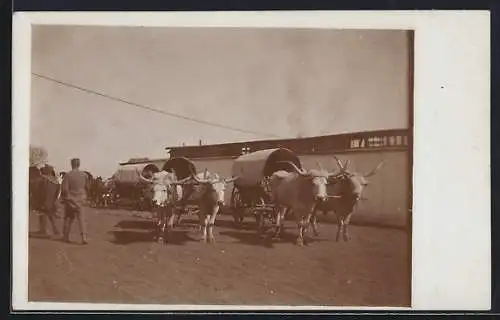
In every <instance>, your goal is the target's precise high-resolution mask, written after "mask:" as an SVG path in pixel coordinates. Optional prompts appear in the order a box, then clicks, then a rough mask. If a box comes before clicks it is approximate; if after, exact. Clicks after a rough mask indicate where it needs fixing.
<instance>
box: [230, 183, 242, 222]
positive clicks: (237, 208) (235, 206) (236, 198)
mask: <svg viewBox="0 0 500 320" xmlns="http://www.w3.org/2000/svg"><path fill="white" fill-rule="evenodd" d="M242 207H243V203H242V200H241V195H240V192H239V190H238V189H237V188H233V192H232V193H231V209H232V211H233V219H234V222H235V223H236V225H237V226H240V225H241V224H242V223H243V215H242V214H241V209H242Z"/></svg>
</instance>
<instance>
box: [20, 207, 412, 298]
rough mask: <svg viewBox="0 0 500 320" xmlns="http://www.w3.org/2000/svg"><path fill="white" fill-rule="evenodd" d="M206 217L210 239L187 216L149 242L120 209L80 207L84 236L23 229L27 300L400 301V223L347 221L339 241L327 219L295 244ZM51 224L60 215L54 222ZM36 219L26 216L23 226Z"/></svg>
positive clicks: (403, 257) (405, 269)
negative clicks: (347, 238) (39, 234)
mask: <svg viewBox="0 0 500 320" xmlns="http://www.w3.org/2000/svg"><path fill="white" fill-rule="evenodd" d="M246 221H247V227H244V228H243V229H242V230H238V229H235V228H234V227H233V226H232V218H231V217H229V216H221V217H220V219H219V220H218V221H217V224H216V233H217V234H216V237H217V243H216V244H215V245H214V246H212V245H209V244H204V243H201V242H199V241H198V239H199V234H198V233H197V232H196V229H195V228H194V225H193V224H192V223H193V222H194V217H193V216H187V217H186V218H185V220H184V222H183V225H182V226H179V227H178V228H177V230H176V231H175V233H174V236H173V239H172V243H171V244H167V245H166V246H165V247H162V246H161V245H160V244H156V243H154V242H152V235H151V233H150V230H148V228H149V226H150V222H149V221H148V220H146V219H144V218H140V217H138V216H137V215H134V214H132V213H131V212H127V211H124V210H97V209H90V210H89V212H88V227H89V240H90V244H89V245H87V246H81V245H79V244H78V241H79V240H80V239H79V237H78V227H77V225H76V223H75V225H74V226H73V235H72V239H73V240H74V241H75V244H66V243H63V242H59V241H56V240H49V239H40V238H35V237H30V244H29V250H30V251H29V300H30V301H54V302H55V301H58V302H102V303H160V304H247V305H248V304H252V305H270V304H274V305H276V304H279V305H340V306H342V305H350V306H361V305H363V306H409V303H410V284H409V281H410V280H409V279H410V272H409V260H408V256H409V255H408V252H409V248H408V245H407V243H408V237H409V236H408V235H407V234H406V233H405V232H404V231H401V230H394V229H381V228H374V227H359V226H351V229H350V233H351V237H352V240H351V242H349V243H345V242H339V243H336V242H334V237H335V231H336V227H335V226H334V225H332V224H327V223H323V224H321V225H320V228H321V229H320V232H321V235H320V236H319V237H316V238H313V239H312V241H311V242H310V243H309V245H308V246H306V247H304V248H300V247H297V246H296V245H294V244H293V240H294V239H295V236H296V234H297V233H296V232H297V231H296V228H295V225H294V224H293V223H292V222H290V221H287V224H286V226H287V229H286V230H285V234H284V239H283V240H282V241H272V242H271V241H270V240H265V239H264V240H262V239H260V238H259V237H258V236H257V234H256V232H255V231H253V230H252V229H251V224H253V219H251V218H247V219H246ZM58 223H59V225H61V223H62V222H61V221H60V220H59V221H58ZM36 227H37V219H35V216H32V218H31V221H30V230H31V231H35V230H36Z"/></svg>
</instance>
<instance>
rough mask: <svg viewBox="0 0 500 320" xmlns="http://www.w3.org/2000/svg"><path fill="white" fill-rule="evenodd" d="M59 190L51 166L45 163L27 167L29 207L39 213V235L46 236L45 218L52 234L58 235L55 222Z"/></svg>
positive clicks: (59, 186)
mask: <svg viewBox="0 0 500 320" xmlns="http://www.w3.org/2000/svg"><path fill="white" fill-rule="evenodd" d="M60 192H61V181H60V180H59V179H58V178H57V174H56V172H55V170H54V168H53V167H52V166H50V165H47V164H46V165H44V166H32V167H30V168H29V193H30V196H29V207H30V210H33V211H34V212H37V213H39V228H40V230H39V231H38V233H39V234H40V235H41V236H47V220H48V221H49V223H50V225H51V227H52V234H53V236H55V237H57V236H59V235H60V232H59V230H58V228H57V226H56V223H55V218H56V217H58V216H57V200H58V198H59V195H60Z"/></svg>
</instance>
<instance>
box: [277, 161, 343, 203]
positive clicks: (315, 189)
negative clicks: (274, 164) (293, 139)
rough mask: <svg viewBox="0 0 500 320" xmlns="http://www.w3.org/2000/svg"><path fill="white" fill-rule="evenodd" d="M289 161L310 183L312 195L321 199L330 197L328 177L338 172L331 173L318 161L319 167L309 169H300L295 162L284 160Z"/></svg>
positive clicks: (296, 171) (298, 173)
mask: <svg viewBox="0 0 500 320" xmlns="http://www.w3.org/2000/svg"><path fill="white" fill-rule="evenodd" d="M282 162H286V163H288V164H289V165H290V166H291V167H292V168H293V169H294V171H295V173H296V174H297V175H298V176H299V177H301V178H302V179H305V180H306V181H308V182H309V183H310V188H309V187H308V188H307V189H308V190H311V193H312V196H313V197H314V198H315V199H317V200H319V201H326V199H328V194H327V192H326V185H327V184H328V179H329V177H331V176H334V175H336V174H337V173H330V172H328V171H326V170H325V169H323V167H322V166H321V163H320V162H319V161H318V162H317V165H318V169H310V170H308V171H306V170H301V169H299V168H298V167H297V166H296V165H295V164H294V163H293V162H290V161H282Z"/></svg>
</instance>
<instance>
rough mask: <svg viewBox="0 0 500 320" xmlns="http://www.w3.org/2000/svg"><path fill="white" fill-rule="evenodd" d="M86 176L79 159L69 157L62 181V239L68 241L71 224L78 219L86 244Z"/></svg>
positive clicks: (88, 185)
mask: <svg viewBox="0 0 500 320" xmlns="http://www.w3.org/2000/svg"><path fill="white" fill-rule="evenodd" d="M89 187H90V184H89V181H88V176H87V174H86V173H85V172H83V171H80V159H76V158H75V159H71V171H69V172H67V173H66V175H65V176H64V178H63V181H62V193H61V195H62V198H63V201H64V211H65V216H64V226H63V241H66V242H69V235H70V233H71V226H72V225H73V222H74V221H75V218H76V219H77V220H78V226H79V229H80V234H81V236H82V244H87V243H88V241H87V226H86V221H85V208H84V207H85V201H86V198H87V194H88V191H89Z"/></svg>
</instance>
